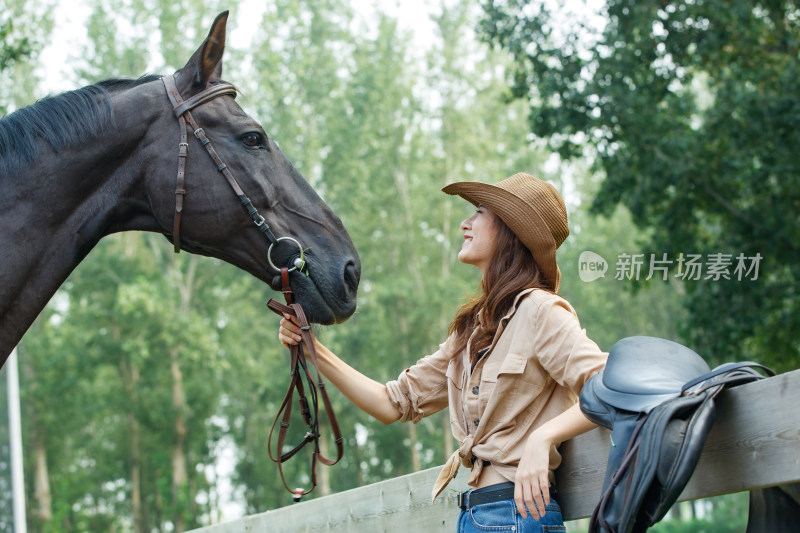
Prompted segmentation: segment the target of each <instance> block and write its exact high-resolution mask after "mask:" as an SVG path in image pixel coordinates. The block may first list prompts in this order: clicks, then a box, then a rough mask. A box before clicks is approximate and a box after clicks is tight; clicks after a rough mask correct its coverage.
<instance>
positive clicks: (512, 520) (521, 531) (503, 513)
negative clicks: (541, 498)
mask: <svg viewBox="0 0 800 533" xmlns="http://www.w3.org/2000/svg"><path fill="white" fill-rule="evenodd" d="M485 531H514V532H515V533H559V532H566V531H567V528H566V527H565V526H564V519H563V518H562V517H561V507H560V506H559V505H558V503H556V501H555V500H554V499H553V498H552V497H551V498H550V505H548V506H547V507H545V515H544V517H542V519H541V520H537V519H535V518H533V516H532V515H531V513H530V512H529V513H528V517H527V518H522V516H521V515H520V514H519V513H518V512H517V505H516V504H515V503H514V499H513V498H510V499H508V500H502V501H499V502H493V503H484V504H481V505H476V506H475V507H472V508H471V509H467V510H463V511H461V514H460V515H459V517H458V533H473V532H485Z"/></svg>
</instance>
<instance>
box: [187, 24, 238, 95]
mask: <svg viewBox="0 0 800 533" xmlns="http://www.w3.org/2000/svg"><path fill="white" fill-rule="evenodd" d="M227 22H228V12H227V11H223V12H222V13H220V14H219V15H217V18H215V19H214V23H213V24H211V30H209V32H208V37H206V40H205V41H203V44H201V45H200V48H198V49H197V51H196V52H195V53H194V54H193V55H192V57H191V58H190V59H189V61H188V62H187V63H186V66H184V67H183V68H182V69H181V72H184V73H186V74H187V75H188V76H187V77H188V78H190V80H191V85H192V86H193V87H192V88H193V89H195V90H197V89H202V88H204V87H205V86H206V84H208V82H209V81H210V80H213V79H219V78H221V77H222V53H223V52H224V51H225V27H226V25H227ZM190 80H189V79H186V80H185V81H186V82H187V83H188V82H189V81H190ZM187 89H188V87H187Z"/></svg>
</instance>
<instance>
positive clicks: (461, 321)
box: [449, 217, 552, 363]
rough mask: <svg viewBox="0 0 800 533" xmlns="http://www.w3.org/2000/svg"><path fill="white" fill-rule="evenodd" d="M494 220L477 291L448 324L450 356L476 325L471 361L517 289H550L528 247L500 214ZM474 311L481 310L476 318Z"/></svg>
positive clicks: (485, 343)
mask: <svg viewBox="0 0 800 533" xmlns="http://www.w3.org/2000/svg"><path fill="white" fill-rule="evenodd" d="M495 224H496V226H497V235H496V237H497V238H496V241H495V250H494V259H493V261H492V263H491V264H490V265H489V267H488V268H487V269H486V271H485V272H484V275H483V279H482V280H481V286H480V290H481V294H480V295H479V296H478V297H476V298H473V299H470V300H469V301H468V302H467V303H465V304H464V305H462V306H461V308H460V309H459V310H458V312H457V313H456V316H455V318H454V319H453V322H451V323H450V328H449V334H450V335H453V334H455V337H454V348H455V349H454V350H453V357H455V356H456V355H457V354H459V353H461V351H462V350H464V348H466V346H467V342H468V341H469V338H470V336H471V335H472V332H473V331H474V330H475V329H476V328H477V330H478V333H477V335H476V336H475V338H474V339H473V342H472V345H471V346H470V361H471V362H472V363H475V361H476V359H477V354H478V352H479V351H480V350H482V349H484V348H487V347H488V346H489V345H490V344H491V343H492V339H493V338H494V335H495V333H496V332H497V328H498V326H499V324H500V320H501V319H502V318H503V316H504V315H505V314H506V313H508V311H509V310H510V309H511V305H512V304H513V303H514V298H515V297H516V296H517V294H519V292H520V291H523V290H525V289H529V288H539V289H545V290H548V291H552V287H551V286H550V284H549V283H548V282H547V281H546V280H545V278H544V276H543V275H542V273H541V271H540V270H539V267H538V266H537V265H536V262H535V261H534V260H533V256H532V255H531V252H530V250H528V249H527V248H526V247H525V245H523V244H522V241H520V240H519V238H518V237H517V236H516V235H515V234H514V232H513V231H511V229H509V227H508V226H507V225H506V224H505V223H504V222H503V221H502V220H501V219H500V217H496V219H495ZM478 311H482V312H481V315H480V318H479V317H478Z"/></svg>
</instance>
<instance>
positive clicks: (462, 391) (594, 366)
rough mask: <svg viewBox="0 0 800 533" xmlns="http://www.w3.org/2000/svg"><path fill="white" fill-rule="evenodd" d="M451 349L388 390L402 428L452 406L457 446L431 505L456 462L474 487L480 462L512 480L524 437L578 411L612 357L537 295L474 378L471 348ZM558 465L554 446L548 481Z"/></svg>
mask: <svg viewBox="0 0 800 533" xmlns="http://www.w3.org/2000/svg"><path fill="white" fill-rule="evenodd" d="M451 342H452V338H448V339H447V340H446V341H445V342H444V343H443V344H442V345H441V346H440V347H439V350H438V351H437V352H436V353H434V354H432V355H429V356H427V357H425V358H423V359H420V360H419V361H418V362H417V363H416V364H415V365H414V366H412V367H410V368H408V369H406V370H405V371H404V372H402V373H401V374H400V376H399V377H398V378H397V380H395V381H390V382H388V383H387V384H386V387H387V391H388V393H389V397H390V398H391V400H392V401H393V402H394V404H395V406H396V407H397V409H398V410H399V411H400V412H401V413H402V417H401V419H400V420H401V421H403V422H406V421H409V420H410V421H413V422H414V423H416V422H419V421H420V420H421V419H422V418H423V417H425V416H429V415H431V414H433V413H436V412H438V411H441V410H442V409H444V408H445V407H448V406H449V407H450V426H451V428H452V431H453V436H454V437H455V438H456V440H457V441H458V442H459V443H460V447H459V449H458V450H457V451H456V452H455V453H454V454H453V455H452V456H451V457H450V459H449V460H448V461H447V463H446V464H445V466H444V468H443V469H442V473H441V474H440V475H439V479H438V480H437V481H436V484H435V487H434V490H433V497H434V498H435V497H436V496H437V495H438V494H439V493H440V492H441V491H442V490H443V489H444V487H445V486H446V485H447V484H448V483H449V482H450V480H451V479H452V478H453V477H455V475H456V472H457V471H458V467H459V463H460V464H463V465H464V466H466V467H467V468H471V469H472V473H471V475H470V478H469V480H468V481H467V483H468V484H470V485H473V486H475V484H476V483H477V480H478V477H479V476H480V473H481V470H482V468H483V461H490V462H491V464H492V467H493V468H494V469H495V470H496V471H497V472H498V473H499V474H500V475H502V476H503V477H505V478H506V479H508V480H509V481H513V480H514V475H515V473H516V469H517V465H519V461H520V458H521V456H522V452H523V450H524V447H525V439H526V437H527V436H528V435H530V434H531V432H532V431H533V430H535V429H536V428H537V427H539V426H541V425H542V424H544V423H545V422H547V421H548V420H550V419H552V418H554V417H555V416H557V415H559V414H561V413H562V412H564V411H566V410H567V409H568V408H569V407H571V406H572V405H574V404H575V403H576V402H577V401H578V395H579V394H580V390H581V388H582V387H583V384H584V383H586V380H588V379H589V378H590V377H591V376H592V375H594V374H595V373H596V372H597V371H599V370H600V369H601V368H603V366H605V363H606V359H607V357H608V354H607V353H605V352H603V351H601V350H600V348H599V347H598V346H597V344H595V343H594V342H593V341H592V340H590V339H589V338H588V337H587V336H586V330H584V329H581V327H580V323H579V321H578V316H577V314H576V313H575V310H574V309H573V308H572V306H571V305H570V304H569V303H568V302H567V301H566V300H565V299H563V298H562V297H560V296H558V295H555V294H552V293H550V292H547V291H544V290H539V289H529V290H526V291H523V292H521V293H520V294H519V295H517V298H516V299H515V301H514V305H513V308H512V309H511V311H509V312H508V314H507V315H506V316H505V317H504V318H503V319H502V321H501V324H500V327H499V328H498V330H497V334H496V335H495V337H494V340H493V341H492V344H491V346H490V347H489V351H488V352H487V354H486V355H485V356H484V357H482V358H481V359H480V360H479V361H478V363H477V364H476V365H475V368H474V370H472V371H471V372H470V362H469V346H467V348H466V349H465V350H464V351H463V352H462V353H460V354H457V355H456V356H455V357H451V355H452V354H451V350H452V347H451ZM559 464H561V455H560V454H559V453H558V451H557V450H556V448H555V446H554V447H553V448H552V449H551V452H550V471H551V478H552V472H553V471H554V470H555V469H556V468H557V467H558V466H559Z"/></svg>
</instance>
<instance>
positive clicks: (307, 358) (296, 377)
mask: <svg viewBox="0 0 800 533" xmlns="http://www.w3.org/2000/svg"><path fill="white" fill-rule="evenodd" d="M161 81H162V82H163V83H164V88H165V89H166V91H167V96H168V97H169V99H170V102H172V108H173V112H174V113H175V116H176V117H177V118H178V122H179V124H180V134H181V137H180V143H179V144H178V175H177V180H176V181H177V185H176V188H175V221H174V225H173V231H172V234H173V237H172V239H173V246H174V250H175V253H179V252H180V225H181V213H182V212H183V199H184V196H185V195H186V189H185V178H186V159H187V158H188V155H189V143H188V134H187V124H188V126H190V127H191V128H192V131H193V133H194V136H195V137H196V138H197V140H199V141H200V143H201V144H202V145H203V146H204V147H205V149H206V152H208V155H209V156H211V159H212V160H213V161H214V163H215V164H216V165H217V169H218V170H219V171H220V172H221V173H222V175H223V176H225V179H226V180H227V181H228V183H229V184H230V186H231V188H233V191H234V193H236V196H238V197H239V201H240V202H241V203H242V205H243V206H244V207H245V209H247V212H248V214H249V215H250V217H251V218H252V219H253V223H254V224H255V225H256V227H257V228H258V229H259V230H260V231H261V232H262V233H263V234H264V236H265V237H266V238H267V240H269V242H270V246H269V249H268V250H267V261H268V263H269V264H270V266H271V267H272V268H274V269H276V270H279V271H280V273H281V285H282V292H283V295H284V298H285V299H286V305H284V304H282V303H280V302H276V301H275V300H273V299H270V300H269V302H267V306H268V307H269V308H270V310H272V311H273V312H275V313H276V314H278V315H280V316H283V315H284V314H288V315H290V316H292V317H294V319H295V321H296V322H297V324H298V325H299V326H300V329H301V331H302V338H303V340H302V343H301V344H299V345H295V346H292V347H291V348H290V354H291V371H290V376H291V377H290V382H289V389H288V390H287V392H286V395H285V396H284V398H283V402H282V403H281V406H280V408H279V409H278V414H277V415H276V416H275V421H274V422H273V423H272V428H271V429H270V432H269V441H268V444H267V446H268V450H269V457H270V459H272V460H273V461H275V462H276V463H277V464H278V471H279V472H280V475H281V480H282V481H283V485H284V486H285V487H286V490H288V491H289V492H291V493H292V495H293V498H294V501H296V502H297V501H300V498H302V497H303V496H304V495H306V494H308V493H310V492H311V491H312V490H314V487H316V485H317V461H319V462H322V463H323V464H326V465H334V464H336V463H337V462H338V461H339V459H341V458H342V455H343V452H344V444H343V443H344V439H343V438H342V432H341V430H340V429H339V423H338V422H337V420H336V415H335V414H334V412H333V406H332V405H331V402H330V399H329V398H328V393H327V392H326V390H325V383H324V382H323V381H322V377H321V376H320V374H319V370H317V371H316V382H315V381H314V378H313V377H312V375H311V371H310V370H309V368H308V363H309V362H310V363H311V365H312V366H314V368H315V369H316V368H317V353H316V350H315V348H314V342H313V338H312V336H311V326H310V325H309V323H308V320H307V319H306V316H305V313H304V312H303V308H302V307H301V306H300V304H298V303H294V298H293V292H292V288H291V286H290V285H289V273H290V272H291V271H293V270H295V269H296V270H299V271H301V272H303V270H304V269H305V267H306V263H305V258H304V251H303V247H302V245H301V244H300V243H299V242H298V241H297V240H296V239H293V238H292V237H279V238H278V237H275V235H274V234H273V233H272V230H271V229H270V227H269V225H268V224H267V223H266V221H265V220H264V217H263V216H261V215H260V214H259V212H258V210H257V209H256V208H255V207H254V206H253V203H252V202H251V201H250V198H248V197H247V195H245V194H244V192H243V191H242V189H241V187H239V184H238V183H237V181H236V179H235V178H234V177H233V174H231V171H230V169H228V166H227V165H226V164H225V163H224V162H223V161H222V159H221V158H220V157H219V154H217V151H216V150H215V149H214V147H213V146H212V144H211V140H210V139H209V138H208V137H206V134H205V131H204V130H203V128H201V127H200V126H199V125H198V124H197V122H196V121H195V120H194V117H193V116H192V113H191V110H192V109H194V108H195V107H197V106H199V105H201V104H203V103H205V102H208V101H209V100H213V99H214V98H216V97H218V96H222V95H231V96H234V97H235V96H236V94H237V90H236V87H234V86H233V85H232V84H230V83H225V82H221V83H217V84H214V85H211V86H210V87H208V88H207V89H205V90H203V91H201V92H199V93H197V94H196V95H194V96H192V97H191V98H189V99H188V100H184V99H183V98H182V97H181V94H180V91H178V89H177V87H176V85H175V78H174V77H173V76H164V77H162V78H161ZM282 240H289V241H291V242H293V243H295V244H296V245H297V246H298V248H299V249H300V257H298V258H296V259H295V260H294V262H293V264H292V267H291V268H287V267H282V268H279V267H277V266H275V264H274V263H273V262H272V256H271V254H272V250H273V248H274V247H277V246H278V244H279V243H280V241H282ZM306 273H307V271H306ZM304 347H305V350H304ZM306 351H307V352H308V355H306ZM303 377H305V379H306V382H307V384H308V390H309V395H310V397H311V403H310V404H309V401H308V398H307V397H306V393H305V387H304V386H303ZM295 390H296V391H297V393H298V395H299V403H300V412H301V415H302V417H303V420H304V422H305V424H306V425H307V426H308V431H307V432H306V434H305V436H304V437H303V440H302V442H300V443H299V444H297V445H296V446H295V447H294V448H292V449H291V450H289V451H287V452H285V453H284V452H282V450H283V447H284V444H285V441H286V436H287V433H288V431H289V421H290V418H291V414H292V399H293V397H294V392H295ZM319 396H322V401H323V404H324V407H325V411H326V413H327V416H328V421H329V423H330V425H331V430H332V431H333V435H334V442H335V443H336V459H328V458H327V457H325V456H324V455H323V454H322V453H321V452H320V433H319ZM279 419H280V429H279V430H278V439H277V442H276V452H275V453H274V454H273V452H272V436H273V434H274V432H275V426H276V425H277V424H278V420H279ZM310 442H313V443H314V453H313V455H312V457H311V487H310V488H308V489H305V490H304V489H302V488H296V489H292V488H291V487H289V485H288V484H287V483H286V479H285V477H284V475H283V463H284V462H286V461H288V460H289V459H291V458H292V457H293V456H294V455H295V454H297V452H299V451H300V450H301V449H302V448H303V447H305V445H306V444H308V443H310Z"/></svg>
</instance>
